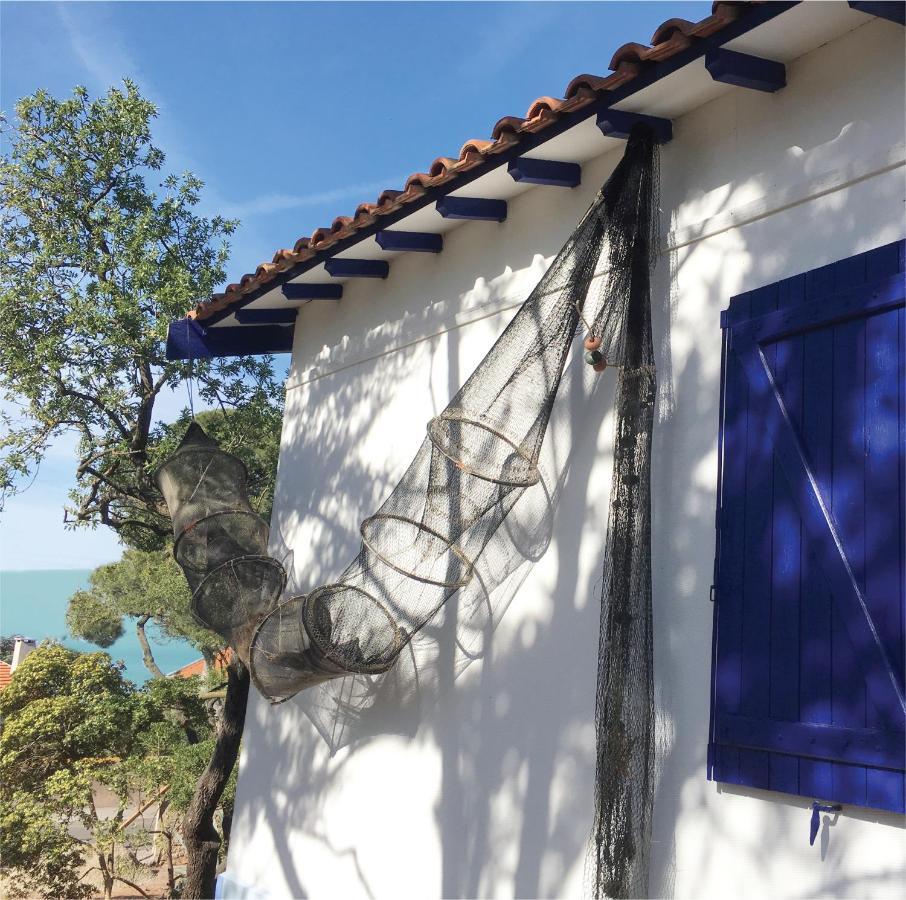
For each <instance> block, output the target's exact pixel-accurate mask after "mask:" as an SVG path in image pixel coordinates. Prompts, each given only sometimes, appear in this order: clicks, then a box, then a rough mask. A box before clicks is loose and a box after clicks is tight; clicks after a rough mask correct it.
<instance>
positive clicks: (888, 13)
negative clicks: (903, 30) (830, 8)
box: [849, 0, 906, 25]
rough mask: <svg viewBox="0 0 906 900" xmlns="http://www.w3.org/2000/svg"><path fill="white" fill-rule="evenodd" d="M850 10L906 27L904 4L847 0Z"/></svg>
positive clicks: (884, 1) (885, 0) (890, 1)
mask: <svg viewBox="0 0 906 900" xmlns="http://www.w3.org/2000/svg"><path fill="white" fill-rule="evenodd" d="M849 5H850V7H851V8H852V9H856V10H858V11H859V12H863V13H866V14H867V15H869V16H877V17H878V18H879V19H887V20H888V21H889V22H896V23H897V25H906V3H902V2H900V3H894V2H892V0H883V2H881V0H876V2H857V0H849Z"/></svg>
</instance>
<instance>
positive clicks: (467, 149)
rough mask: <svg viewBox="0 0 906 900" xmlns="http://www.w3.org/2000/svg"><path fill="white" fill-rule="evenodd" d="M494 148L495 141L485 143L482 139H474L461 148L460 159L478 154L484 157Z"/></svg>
mask: <svg viewBox="0 0 906 900" xmlns="http://www.w3.org/2000/svg"><path fill="white" fill-rule="evenodd" d="M493 146H494V142H493V141H484V140H482V139H481V138H472V139H471V140H468V141H466V142H465V143H464V144H463V145H462V147H460V148H459V158H460V159H465V158H466V157H467V156H470V155H471V154H473V153H478V154H480V155H482V156H483V155H484V154H485V153H487V152H488V150H490V149H491V148H492V147H493Z"/></svg>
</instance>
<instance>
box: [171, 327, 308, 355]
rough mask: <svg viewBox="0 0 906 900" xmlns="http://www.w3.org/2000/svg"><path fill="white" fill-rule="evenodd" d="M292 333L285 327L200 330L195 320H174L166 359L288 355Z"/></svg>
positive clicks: (291, 329)
mask: <svg viewBox="0 0 906 900" xmlns="http://www.w3.org/2000/svg"><path fill="white" fill-rule="evenodd" d="M294 330H295V329H294V328H293V327H292V326H289V327H287V326H285V325H250V326H245V327H243V326H238V327H231V326H223V327H220V328H202V327H201V326H200V325H199V324H198V323H197V322H196V321H195V320H194V319H177V320H176V321H175V322H171V323H170V327H169V328H168V329H167V359H211V358H212V357H221V356H258V355H261V354H265V353H289V352H290V351H291V350H292V349H293V332H294Z"/></svg>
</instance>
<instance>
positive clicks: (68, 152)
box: [0, 81, 282, 549]
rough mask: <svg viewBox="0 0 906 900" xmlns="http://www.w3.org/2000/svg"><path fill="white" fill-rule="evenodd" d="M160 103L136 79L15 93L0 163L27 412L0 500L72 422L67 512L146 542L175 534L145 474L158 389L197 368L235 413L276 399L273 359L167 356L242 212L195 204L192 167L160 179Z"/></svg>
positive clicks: (12, 349)
mask: <svg viewBox="0 0 906 900" xmlns="http://www.w3.org/2000/svg"><path fill="white" fill-rule="evenodd" d="M156 114H157V112H156V109H155V108H154V106H153V104H151V103H150V102H149V101H148V100H146V99H144V98H143V97H142V96H141V95H140V93H139V91H138V89H137V87H136V86H135V85H134V84H132V83H131V82H129V81H126V82H124V87H123V88H122V89H111V90H110V91H109V92H108V93H107V95H106V96H104V97H101V98H97V99H91V98H90V97H89V95H88V92H87V91H86V90H85V89H84V88H76V89H75V91H74V92H73V95H72V96H71V97H69V98H67V99H64V100H58V99H56V98H54V97H51V96H50V95H49V94H48V93H47V92H45V91H37V92H36V93H35V94H33V95H31V96H29V97H25V98H23V99H22V100H20V101H19V102H18V103H17V105H16V115H15V121H14V125H13V127H12V128H11V129H8V131H7V134H6V135H5V137H6V141H5V144H6V146H7V147H8V148H9V150H8V151H7V152H6V154H5V155H4V156H3V157H2V158H0V196H2V198H3V209H2V214H0V215H2V228H0V390H2V392H3V395H4V396H5V398H6V400H7V401H8V402H9V403H10V404H11V405H12V406H13V407H14V408H18V409H19V410H20V411H21V416H15V417H13V416H10V415H7V414H4V416H3V418H4V420H5V421H4V422H3V424H4V426H5V427H4V428H3V431H4V436H3V437H2V438H0V496H2V495H8V494H10V493H12V492H14V491H15V490H16V487H17V485H18V484H20V483H21V482H22V480H23V479H27V478H28V477H29V476H30V475H32V474H33V473H34V472H35V470H36V468H37V466H38V465H39V463H40V461H41V459H42V458H43V456H44V454H45V452H46V450H47V448H48V446H49V445H50V444H51V443H52V441H53V440H54V439H55V438H56V437H58V436H59V435H60V434H61V433H63V432H67V431H75V432H76V433H77V435H78V437H79V447H78V457H79V459H78V463H77V466H76V470H75V478H76V487H75V489H74V490H73V492H72V493H71V506H70V508H69V509H68V510H67V516H68V521H70V522H71V523H73V524H86V525H91V526H93V525H97V524H103V525H108V526H110V527H112V528H114V529H115V530H116V531H117V532H118V534H119V535H120V537H121V538H122V539H123V540H124V541H125V542H126V543H127V545H130V546H136V547H140V548H143V549H159V548H160V547H162V546H163V545H164V542H165V541H166V538H167V535H168V531H169V521H168V518H167V515H166V509H165V507H164V506H163V504H162V499H161V497H160V495H159V493H158V492H157V489H156V487H155V485H154V483H153V477H152V474H153V468H154V463H155V460H156V459H157V458H158V454H156V453H155V444H156V443H157V442H159V441H162V440H165V439H166V437H167V430H166V429H160V428H157V429H155V428H154V421H155V417H154V405H155V402H156V400H157V398H158V396H159V395H160V392H161V391H162V390H164V389H167V388H176V387H178V386H179V384H180V383H181V382H182V381H183V380H185V379H186V378H187V377H188V376H189V375H190V374H193V375H194V380H195V385H196V390H197V393H198V397H199V402H200V403H201V404H203V405H207V406H215V407H217V408H219V409H224V410H231V411H236V412H237V413H239V414H240V415H239V416H238V417H237V419H236V421H237V422H241V423H244V422H245V421H246V420H245V419H243V418H242V416H243V414H244V411H246V410H249V409H258V410H267V411H269V412H268V413H267V415H269V416H271V417H274V416H277V417H279V410H280V406H281V403H282V397H281V392H280V390H279V387H278V385H277V384H276V382H275V381H274V379H273V376H272V370H271V360H270V358H268V357H263V358H260V359H251V358H238V359H229V360H213V361H212V360H205V361H196V362H195V363H194V366H191V365H190V364H189V363H187V362H179V361H177V362H172V361H168V360H167V359H166V357H165V353H164V340H165V337H166V330H167V324H168V323H169V322H170V321H171V320H173V319H176V318H179V317H181V316H182V315H183V314H184V313H185V311H186V310H187V309H188V308H189V307H190V306H191V305H192V304H193V303H194V302H195V300H196V299H197V298H199V297H206V296H209V295H210V293H211V292H212V290H213V289H214V287H215V286H216V285H217V284H218V283H220V282H222V281H223V279H224V263H225V261H226V259H227V254H228V245H227V238H228V236H229V235H230V234H231V233H232V232H233V231H234V229H235V227H236V223H235V222H230V221H227V220H225V219H223V218H221V217H218V216H215V217H213V218H205V217H204V216H200V215H198V213H197V212H196V208H197V206H198V204H199V202H200V192H201V189H202V183H201V182H200V181H199V180H198V179H197V178H195V177H194V176H193V175H191V174H184V175H178V176H177V175H166V176H162V174H160V173H161V172H162V168H163V165H164V154H163V152H162V151H161V150H160V149H159V148H157V147H156V146H154V144H153V143H152V138H151V122H152V120H153V118H154V117H155V116H156ZM151 180H153V181H155V182H157V183H158V184H159V190H155V189H152V186H151V184H149V181H151ZM254 418H255V416H254V415H253V416H252V419H254Z"/></svg>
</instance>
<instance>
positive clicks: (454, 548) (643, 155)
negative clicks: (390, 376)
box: [158, 126, 658, 897]
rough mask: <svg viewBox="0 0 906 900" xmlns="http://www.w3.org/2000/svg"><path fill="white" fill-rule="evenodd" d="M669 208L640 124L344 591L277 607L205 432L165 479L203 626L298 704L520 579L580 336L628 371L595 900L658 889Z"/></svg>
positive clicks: (238, 495)
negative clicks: (658, 575)
mask: <svg viewBox="0 0 906 900" xmlns="http://www.w3.org/2000/svg"><path fill="white" fill-rule="evenodd" d="M657 202H658V166H657V144H656V142H655V139H654V137H653V135H652V134H651V132H650V130H649V129H647V128H645V127H644V126H640V127H637V128H636V129H634V130H633V132H632V134H631V135H630V138H629V141H628V143H627V147H626V152H625V154H624V156H623V159H622V160H621V161H620V163H619V164H618V165H617V167H616V169H615V170H614V172H613V174H612V175H611V177H610V178H609V179H608V181H607V183H606V184H605V185H604V187H603V188H602V189H601V191H600V192H599V193H598V195H597V196H596V198H595V200H594V202H593V203H592V205H591V206H590V208H589V209H588V211H587V212H586V214H585V216H584V217H583V218H582V220H581V221H580V222H579V224H578V226H577V227H576V229H575V231H574V232H573V233H572V235H571V236H570V237H569V239H568V240H567V242H566V244H565V245H564V246H563V248H562V249H561V250H560V252H559V253H558V254H557V256H556V257H555V259H554V261H553V263H552V264H551V266H550V267H549V268H548V270H547V272H546V273H545V274H544V276H543V277H542V278H541V280H540V281H539V282H538V284H537V285H536V286H535V288H534V290H533V291H532V292H531V294H530V296H529V297H528V299H527V300H526V301H525V303H523V305H522V306H521V307H520V308H519V310H518V312H517V313H516V314H515V316H514V317H513V319H512V320H511V321H510V323H509V324H508V325H507V327H506V328H505V329H504V331H503V333H502V334H501V335H500V337H499V338H498V340H497V341H496V343H495V344H494V346H493V347H492V348H491V350H490V351H489V352H488V354H487V355H486V356H485V357H484V359H483V360H482V361H481V363H480V364H479V365H478V367H477V368H476V369H475V371H474V372H473V373H472V375H471V376H470V377H469V378H468V380H467V381H466V382H465V383H464V384H463V386H462V387H461V389H460V390H459V392H458V393H457V394H456V396H455V397H454V398H453V399H452V400H451V401H450V403H449V405H448V406H447V407H446V409H444V410H443V412H441V413H440V415H438V416H436V417H435V418H434V419H432V420H431V421H430V422H429V423H428V425H427V434H426V437H425V438H424V440H423V442H422V445H421V447H420V448H419V450H418V452H417V454H416V456H415V458H414V459H413V461H412V463H411V464H410V466H409V467H408V469H407V470H406V471H405V473H404V474H403V476H402V478H401V479H400V481H399V483H398V484H397V486H396V487H395V488H394V490H393V491H392V493H391V494H390V496H389V497H387V499H386V500H385V501H384V503H383V504H382V506H381V507H380V509H378V510H377V512H376V513H374V515H372V516H370V517H368V518H367V519H365V520H364V521H363V522H362V524H361V529H360V530H361V539H362V542H361V547H360V550H359V552H358V554H357V556H356V558H355V559H354V560H353V561H352V562H351V563H350V565H349V566H348V567H347V568H346V570H345V571H344V572H343V573H342V574H341V575H339V576H338V577H337V578H336V580H335V581H334V582H333V583H330V584H325V585H322V586H320V587H316V588H315V589H314V590H312V591H311V592H309V593H307V594H305V595H300V596H295V597H290V598H289V599H287V600H285V601H284V602H282V603H279V604H277V603H276V597H277V596H278V595H279V594H280V592H281V590H282V587H283V570H282V568H280V567H279V565H278V564H277V563H276V562H275V561H274V560H271V559H269V558H268V557H267V556H266V552H265V545H266V542H267V528H266V526H265V525H264V523H263V522H261V520H260V519H258V518H257V517H255V516H254V513H252V512H251V510H250V509H249V507H248V501H247V499H245V497H244V483H245V471H244V468H243V467H242V464H241V463H240V462H239V461H238V460H236V459H235V458H233V457H229V456H228V454H223V453H220V451H218V450H217V448H216V445H215V444H213V442H212V441H210V439H208V438H207V437H206V436H205V435H204V433H203V432H202V431H201V429H199V428H197V426H193V427H192V428H191V429H190V432H189V434H187V436H186V440H185V441H184V442H183V444H182V445H181V446H180V449H179V450H178V451H177V453H176V454H175V455H174V457H173V458H172V459H171V460H169V461H168V462H167V463H166V464H165V465H164V466H163V467H162V469H161V470H160V472H159V474H158V480H159V484H160V486H161V490H162V491H163V492H164V496H165V497H166V499H167V503H168V505H169V506H170V510H171V513H172V515H173V521H174V534H175V535H176V547H175V553H176V558H177V560H179V562H180V565H182V566H183V569H184V571H185V573H186V577H187V578H188V580H189V583H190V584H191V585H192V586H193V589H194V594H193V601H192V603H193V611H194V612H195V614H196V615H197V616H198V617H199V619H200V620H201V621H203V622H204V623H205V624H206V625H208V626H209V627H213V628H214V629H215V630H217V631H218V633H220V634H221V635H223V636H224V637H225V638H226V639H227V640H229V641H230V642H231V643H233V644H234V646H235V647H236V648H237V650H238V651H240V656H241V657H242V658H246V656H247V657H248V660H249V667H250V671H251V674H252V678H253V680H254V682H255V684H256V686H257V688H258V689H259V691H260V692H261V693H262V694H264V695H265V696H266V697H268V698H269V699H270V700H271V701H272V702H281V701H284V700H286V699H288V698H290V697H292V696H293V695H294V694H296V693H297V692H299V691H301V690H303V689H304V688H308V687H312V686H314V685H319V684H323V683H324V682H328V681H332V680H333V679H338V678H343V677H346V676H350V675H361V676H368V675H375V674H381V673H384V672H386V671H387V670H389V669H390V668H391V667H392V666H393V665H394V663H395V661H396V660H397V659H398V658H399V656H400V654H401V653H402V651H403V650H404V648H405V647H406V646H407V645H408V644H409V643H410V642H411V641H412V639H413V638H414V637H415V636H416V635H418V633H419V632H420V631H421V629H423V628H424V626H425V625H426V623H428V622H429V621H430V620H431V618H432V617H433V616H435V615H436V614H437V612H438V611H439V610H440V609H441V607H442V606H443V605H444V604H445V603H446V602H447V601H448V600H449V599H450V598H451V597H452V596H453V594H456V593H457V592H459V593H458V596H459V597H460V598H463V597H466V598H467V597H469V596H470V595H472V596H475V597H481V596H484V597H488V596H489V595H490V592H491V591H493V590H494V588H495V586H496V583H497V581H496V579H498V578H501V579H502V578H505V577H507V576H508V574H509V573H510V572H511V571H512V570H513V564H512V560H513V555H512V554H511V553H510V550H509V546H510V544H509V543H508V534H509V532H508V530H507V529H506V528H501V526H502V525H505V524H506V523H507V520H508V519H509V518H510V516H511V513H512V512H513V511H514V509H516V508H518V505H519V504H520V502H521V501H522V499H523V498H524V497H527V496H529V495H531V492H532V491H533V490H536V489H537V486H538V485H539V482H540V481H541V473H540V469H539V456H540V452H541V448H542V442H543V441H544V437H545V433H546V431H547V428H548V424H549V421H550V417H551V412H552V408H553V404H554V400H555V398H556V395H557V390H558V387H559V384H560V380H561V377H562V374H563V369H564V365H565V362H566V358H567V355H568V354H569V352H570V349H571V346H572V342H573V340H574V338H575V336H576V332H577V329H578V328H579V325H580V323H582V324H583V325H584V326H585V328H586V329H587V332H588V333H587V335H586V338H585V344H584V346H585V360H586V362H588V363H589V364H591V365H592V366H593V367H594V368H595V370H596V371H602V370H603V369H604V368H606V367H607V366H608V365H613V366H617V367H619V377H618V388H617V402H616V412H617V424H616V436H615V445H614V474H613V484H612V490H611V503H610V512H609V518H608V538H607V548H606V553H605V564H604V577H603V590H602V595H601V622H600V640H599V661H598V679H597V694H596V706H595V729H596V774H595V818H594V827H593V830H592V836H591V840H590V842H589V853H588V863H589V865H588V867H587V884H588V888H589V890H590V891H591V893H593V894H594V896H596V897H601V896H612V897H629V896H644V895H645V893H646V891H647V871H648V854H649V842H650V836H649V835H650V824H651V805H652V796H653V790H654V788H653V779H654V747H653V727H654V726H653V723H654V703H653V688H652V621H651V563H650V531H651V528H650V516H651V511H650V483H649V481H650V459H651V436H652V427H653V419H654V401H655V392H656V381H655V372H654V354H653V348H652V337H651V310H650V271H651V267H652V265H653V262H654V258H655V253H656V248H657V244H656V237H657V216H656V210H657ZM602 264H603V266H604V273H603V277H600V278H597V279H596V277H595V276H596V273H597V271H598V269H599V267H600V266H601V265H602ZM212 445H213V446H212ZM517 518H518V517H517ZM519 530H521V529H516V530H514V534H516V533H517V532H518V531H519ZM525 533H526V535H530V534H531V531H530V530H529V531H526V532H525ZM544 546H546V542H545V541H543V540H542V541H540V542H539V547H540V548H541V549H540V552H543V547H544ZM486 551H487V553H486ZM486 557H487V558H486ZM490 557H493V559H491V558H490ZM486 562H488V563H490V565H485V563H486ZM478 573H483V575H482V574H478ZM218 604H219V607H218Z"/></svg>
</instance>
